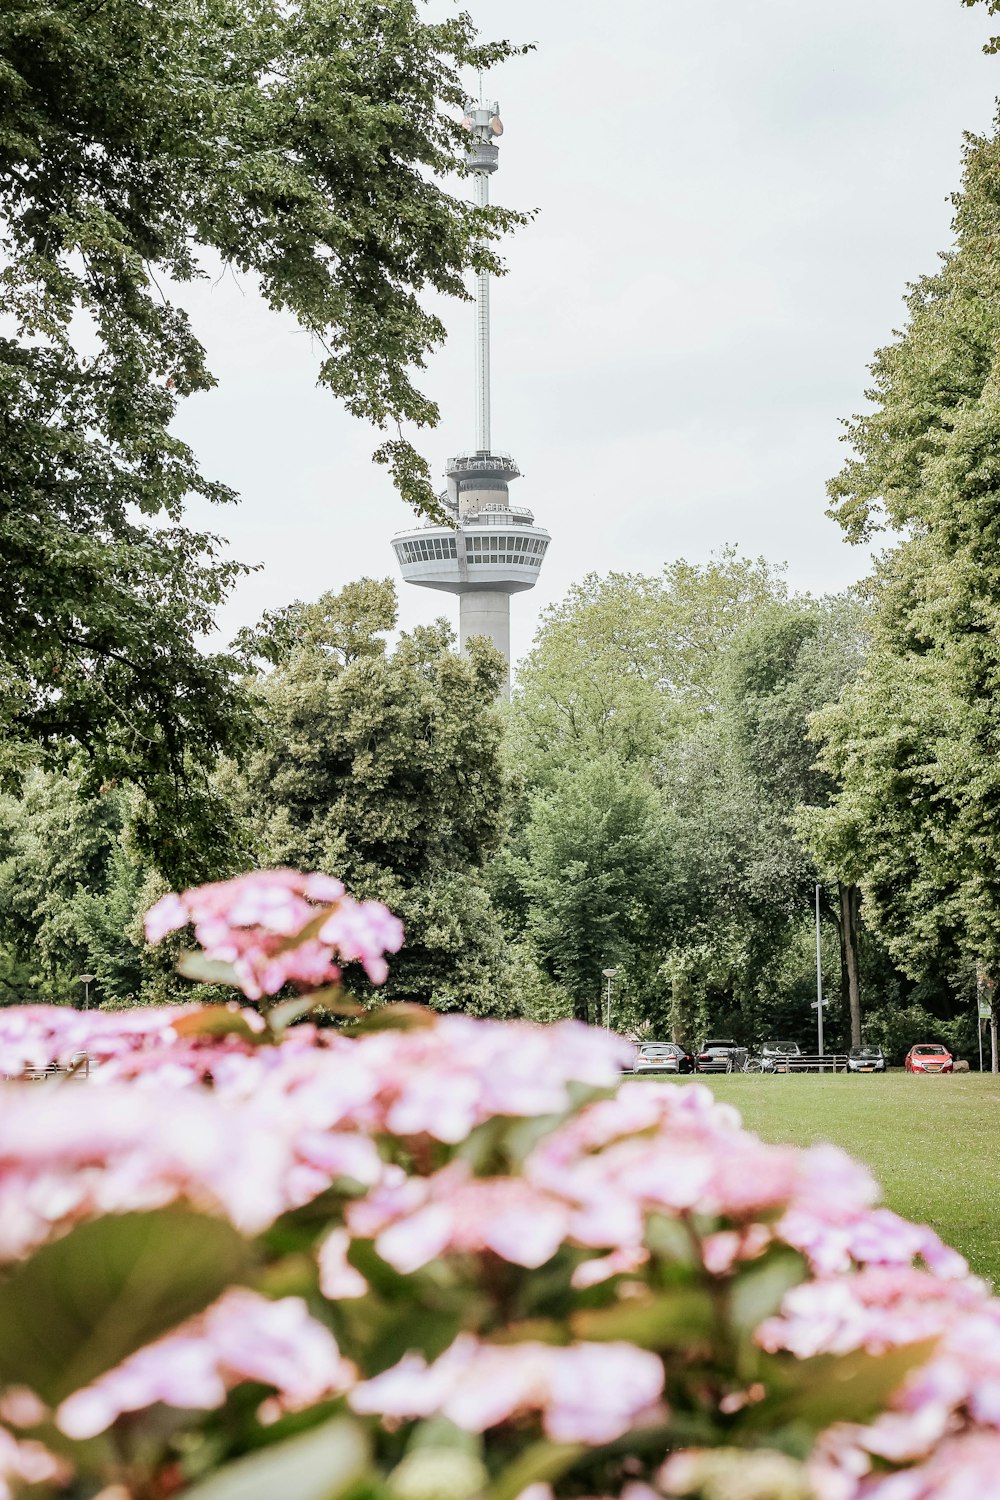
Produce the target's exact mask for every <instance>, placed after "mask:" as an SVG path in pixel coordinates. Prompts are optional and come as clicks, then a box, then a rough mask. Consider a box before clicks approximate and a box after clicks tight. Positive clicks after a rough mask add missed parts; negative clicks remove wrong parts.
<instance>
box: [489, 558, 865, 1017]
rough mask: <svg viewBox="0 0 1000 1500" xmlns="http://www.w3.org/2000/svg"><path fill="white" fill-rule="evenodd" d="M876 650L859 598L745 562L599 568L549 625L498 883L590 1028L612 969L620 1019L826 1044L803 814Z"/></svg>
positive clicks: (825, 782)
mask: <svg viewBox="0 0 1000 1500" xmlns="http://www.w3.org/2000/svg"><path fill="white" fill-rule="evenodd" d="M864 647H865V634H864V627H863V611H862V609H861V606H860V605H859V604H858V603H857V602H856V601H854V600H852V599H829V600H820V601H817V600H812V599H809V598H794V599H789V598H788V597H787V594H786V591H785V588H784V584H783V582H782V580H781V578H780V575H779V574H778V572H777V570H775V569H774V568H772V567H770V566H769V565H768V564H766V563H765V562H763V561H762V560H757V561H756V562H752V561H749V560H747V559H743V558H741V557H740V556H739V555H738V554H736V553H735V552H734V551H732V550H731V549H730V550H726V551H724V552H723V553H721V554H720V556H719V557H718V558H716V559H715V560H714V561H712V562H711V563H710V564H708V565H707V566H706V567H703V568H698V567H694V566H692V565H690V564H688V563H685V562H678V563H676V564H674V565H673V566H672V567H671V568H670V569H669V570H667V571H666V573H665V574H664V576H663V577H662V578H655V577H654V578H648V577H646V578H644V577H641V576H633V577H628V578H626V577H622V576H618V575H611V576H610V577H609V578H607V579H604V580H601V579H598V578H596V577H591V578H589V579H587V580H586V582H585V583H584V585H582V586H580V587H579V588H577V589H575V590H572V591H571V592H570V594H569V595H568V596H567V598H566V600H564V601H563V602H562V603H561V604H560V605H559V606H557V607H556V608H555V609H553V610H552V611H550V612H549V614H548V615H547V617H546V618H545V619H544V621H543V624H542V627H541V629H540V630H539V633H538V637H537V639H536V642H535V646H534V649H533V651H532V654H531V656H530V658H529V661H528V664H527V667H526V669H525V672H524V676H523V681H522V685H521V687H520V688H519V690H518V692H517V693H516V694H515V699H514V702H513V705H512V718H511V741H512V754H513V755H515V756H516V758H517V763H518V766H519V768H522V769H523V772H524V774H525V775H526V778H527V781H528V790H527V795H526V799H525V804H526V805H525V810H524V813H523V814H522V815H521V816H519V817H518V818H517V820H516V831H515V834H514V838H513V842H512V848H511V850H510V851H509V852H508V853H507V854H505V855H504V856H503V857H502V858H501V860H500V861H499V863H498V866H497V867H496V868H495V869H494V871H493V872H492V875H491V879H492V882H493V888H494V894H495V898H496V900H497V901H498V903H499V904H500V906H501V907H502V909H503V910H504V912H505V914H506V920H507V921H508V923H509V925H510V927H511V929H512V930H513V931H515V932H516V933H517V934H518V935H519V937H521V938H523V939H525V940H527V941H528V942H529V943H530V945H531V947H532V948H533V949H534V950H535V951H536V952H537V954H538V956H539V958H540V960H541V961H542V962H543V963H544V965H545V967H546V970H547V972H548V973H549V974H550V975H552V976H554V977H557V978H558V979H559V981H560V983H561V985H563V986H564V987H565V988H566V989H568V990H570V991H571V993H572V994H573V997H574V1003H575V1005H576V1007H577V1009H576V1014H577V1015H579V1016H581V1017H586V1015H587V1009H586V1007H587V1006H588V1005H589V1004H592V1003H593V1002H594V1001H596V999H597V998H598V992H599V989H600V972H601V969H602V968H604V967H607V966H611V965H614V966H616V967H618V968H619V971H620V973H619V976H618V978H617V981H616V997H615V1007H616V1009H615V1014H616V1017H617V1018H618V1020H619V1022H620V1023H621V1024H630V1025H635V1024H638V1023H641V1022H647V1023H649V1024H651V1025H652V1026H653V1028H654V1030H655V1031H656V1032H657V1033H658V1034H663V1033H667V1034H673V1035H674V1036H675V1037H677V1038H678V1039H683V1040H687V1041H689V1042H692V1043H694V1042H696V1041H697V1040H698V1039H699V1038H700V1037H701V1036H703V1035H704V1034H705V1033H706V1032H707V1031H724V1032H725V1033H727V1034H729V1033H734V1034H735V1035H736V1036H737V1037H740V1038H741V1039H743V1040H745V1041H746V1042H748V1043H751V1044H754V1043H758V1042H759V1041H760V1040H762V1039H763V1038H764V1037H765V1036H766V1035H768V1034H774V1033H775V1032H776V1031H780V1032H781V1033H782V1034H790V1035H792V1036H797V1037H800V1038H801V1040H802V1041H803V1042H808V1041H809V1040H810V1037H811V1025H810V1020H811V1017H810V1011H809V1002H810V999H811V996H812V995H814V994H815V960H814V957H813V949H812V936H811V923H812V918H811V912H812V899H813V886H814V883H815V881H816V878H817V874H816V868H815V863H814V860H813V859H812V857H811V855H810V854H809V852H808V850H807V849H806V847H805V845H804V842H803V841H802V839H801V838H800V837H799V835H798V832H797V821H796V815H797V811H798V809H799V807H800V805H801V804H803V803H806V804H809V803H818V802H825V801H826V800H828V798H829V795H830V790H831V787H832V781H831V779H830V777H829V776H828V775H825V774H821V773H817V772H816V770H815V769H814V763H815V760H816V754H817V751H816V747H815V744H814V743H813V742H812V740H811V738H810V729H809V720H810V715H811V714H812V713H813V711H814V710H816V709H818V708H821V707H822V706H823V705H824V704H826V703H827V702H829V701H831V700H832V699H834V698H836V696H837V695H838V694H839V692H840V691H841V689H842V688H843V686H844V684H845V683H846V682H847V681H849V680H850V679H851V678H852V677H853V676H854V675H855V674H856V673H857V671H858V669H859V665H860V661H861V659H862V657H863V653H864ZM601 768H603V769H601ZM611 828H616V830H617V831H616V832H615V833H614V836H613V837H609V836H608V833H607V830H608V829H611ZM626 831H627V836H625V835H626ZM832 905H833V914H834V916H836V914H837V912H838V903H837V902H836V901H834V902H833V903H832ZM830 915H831V912H830V903H828V902H826V901H824V920H825V921H828V920H829V918H830ZM877 957H878V956H877V955H875V958H876V959H877ZM838 962H839V960H838V958H837V956H836V953H834V955H833V956H832V958H831V964H830V967H831V968H833V969H834V970H836V968H837V966H838ZM876 966H877V965H876ZM836 1029H837V1026H836V1023H835V1025H834V1027H833V1030H834V1031H836ZM831 1039H832V1040H834V1039H835V1038H834V1037H832V1038H831Z"/></svg>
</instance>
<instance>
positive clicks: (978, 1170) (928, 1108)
mask: <svg viewBox="0 0 1000 1500" xmlns="http://www.w3.org/2000/svg"><path fill="white" fill-rule="evenodd" d="M685 1081H687V1080H685ZM703 1081H704V1082H705V1083H707V1084H708V1085H709V1087H710V1088H711V1089H712V1092H713V1093H714V1094H715V1095H716V1097H717V1098H718V1099H725V1100H726V1101H727V1102H728V1103H730V1104H733V1105H735V1106H736V1108H737V1109H738V1110H739V1111H740V1113H741V1115H742V1116H743V1122H744V1124H745V1125H746V1126H747V1127H748V1128H749V1129H750V1130H754V1131H756V1132H757V1134H758V1135H761V1136H763V1138H764V1139H765V1140H767V1141H775V1142H791V1143H793V1144H795V1145H800V1146H807V1145H812V1144H813V1143H814V1142H816V1141H833V1142H834V1143H835V1144H836V1145H838V1146H843V1147H844V1149H845V1150H847V1151H850V1152H851V1154H852V1155H853V1156H856V1157H858V1158H859V1159H860V1160H861V1161H863V1162H866V1163H867V1164H868V1166H869V1167H871V1169H872V1170H873V1172H874V1173H875V1175H876V1177H877V1178H878V1180H879V1182H880V1183H881V1184H882V1189H883V1192H884V1194H885V1201H886V1203H887V1204H888V1205H889V1207H890V1208H894V1209H895V1210H896V1212H897V1213H900V1214H903V1215H904V1217H905V1218H907V1219H915V1220H917V1221H918V1222H919V1223H922V1224H930V1225H932V1226H933V1227H934V1229H936V1230H937V1232H938V1234H940V1236H941V1238H942V1239H944V1240H946V1241H947V1242H948V1244H949V1245H954V1246H955V1248H956V1249H958V1250H961V1252H962V1254H963V1255H965V1256H966V1257H967V1259H968V1261H969V1264H970V1265H971V1267H972V1269H973V1270H974V1271H975V1272H977V1273H978V1274H979V1275H980V1276H985V1277H987V1278H988V1279H989V1280H990V1281H992V1282H993V1284H994V1286H996V1287H1000V1078H993V1077H991V1076H990V1075H989V1074H985V1075H980V1074H978V1073H959V1074H956V1075H955V1076H954V1077H942V1078H916V1077H913V1076H911V1075H908V1074H906V1073H889V1074H886V1075H884V1076H881V1077H879V1076H875V1075H873V1076H871V1077H863V1078H862V1077H850V1076H845V1075H843V1074H838V1075H836V1076H830V1077H825V1076H810V1075H808V1074H800V1075H795V1074H791V1075H788V1076H781V1077H773V1078H769V1077H767V1076H763V1077H761V1076H759V1075H758V1076H755V1075H753V1074H738V1075H735V1076H727V1077H715V1078H706V1079H704V1080H703Z"/></svg>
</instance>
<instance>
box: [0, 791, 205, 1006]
mask: <svg viewBox="0 0 1000 1500" xmlns="http://www.w3.org/2000/svg"><path fill="white" fill-rule="evenodd" d="M83 785H84V778H83V777H82V775H79V774H74V767H72V766H71V767H70V768H69V770H68V772H67V773H65V774H56V773H47V772H43V771H40V770H37V769H36V770H35V771H32V772H30V773H29V774H28V775H27V776H26V777H25V778H24V781H23V785H22V788H21V791H20V795H18V796H13V795H4V796H0V1003H2V1004H13V1003H16V1004H26V1003H31V1002H37V1001H50V1002H53V1003H55V1004H79V1003H80V1001H81V1000H82V999H83V990H82V988H81V986H80V984H79V983H78V980H79V976H80V975H81V974H92V975H94V976H95V982H94V984H92V985H91V1000H92V1003H94V1004H104V1003H107V1002H112V1003H117V1004H122V1003H125V1002H131V1003H137V1002H138V1001H139V1000H140V999H142V998H144V999H152V998H154V997H155V998H172V997H173V996H175V995H176V992H177V990H178V989H179V985H178V984H177V983H175V982H173V981H172V980H171V979H170V976H169V966H168V965H167V964H165V963H163V962H162V961H161V960H160V958H159V956H158V955H156V954H155V953H153V952H152V951H151V950H149V949H147V948H146V946H145V943H144V942H143V939H142V932H141V914H142V912H143V911H144V910H145V908H146V906H148V905H150V904H151V902H152V900H153V899H154V898H155V896H157V895H159V894H160V891H161V890H162V885H161V884H158V883H157V881H156V877H155V875H153V874H152V873H151V872H150V871H149V870H147V869H146V868H145V867H144V866H143V864H142V862H141V861H140V860H139V858H138V857H137V855H136V853H135V849H134V841H133V840H132V838H131V836H130V834H131V828H132V817H131V807H130V805H129V804H130V801H132V802H134V801H135V800H136V799H135V798H132V799H130V798H129V797H128V796H127V795H126V794H125V793H123V792H122V791H121V789H117V790H114V789H109V790H108V791H106V792H105V794H104V795H103V796H98V797H94V796H89V795H85V794H84V791H83Z"/></svg>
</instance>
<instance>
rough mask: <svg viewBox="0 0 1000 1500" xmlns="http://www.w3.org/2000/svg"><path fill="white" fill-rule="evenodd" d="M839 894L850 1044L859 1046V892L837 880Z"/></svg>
mask: <svg viewBox="0 0 1000 1500" xmlns="http://www.w3.org/2000/svg"><path fill="white" fill-rule="evenodd" d="M837 891H838V894H839V896H840V951H841V957H842V961H843V966H844V971H845V975H846V979H847V1004H848V1008H849V1010H850V1013H851V1046H852V1047H860V1046H861V982H860V979H859V977H858V913H859V910H860V907H861V892H860V891H859V890H858V888H857V886H856V885H844V884H843V883H842V882H838V885H837Z"/></svg>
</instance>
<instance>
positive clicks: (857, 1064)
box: [847, 1047, 885, 1073]
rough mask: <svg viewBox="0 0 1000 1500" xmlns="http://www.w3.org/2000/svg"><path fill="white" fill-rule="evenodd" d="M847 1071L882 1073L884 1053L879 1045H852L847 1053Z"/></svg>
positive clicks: (883, 1070)
mask: <svg viewBox="0 0 1000 1500" xmlns="http://www.w3.org/2000/svg"><path fill="white" fill-rule="evenodd" d="M847 1071H848V1073H884V1072H885V1053H884V1052H883V1051H882V1048H881V1047H852V1048H851V1050H850V1052H848V1054H847Z"/></svg>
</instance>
